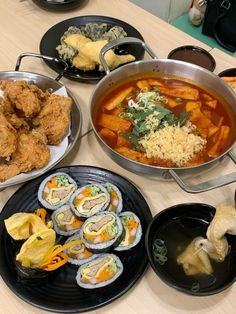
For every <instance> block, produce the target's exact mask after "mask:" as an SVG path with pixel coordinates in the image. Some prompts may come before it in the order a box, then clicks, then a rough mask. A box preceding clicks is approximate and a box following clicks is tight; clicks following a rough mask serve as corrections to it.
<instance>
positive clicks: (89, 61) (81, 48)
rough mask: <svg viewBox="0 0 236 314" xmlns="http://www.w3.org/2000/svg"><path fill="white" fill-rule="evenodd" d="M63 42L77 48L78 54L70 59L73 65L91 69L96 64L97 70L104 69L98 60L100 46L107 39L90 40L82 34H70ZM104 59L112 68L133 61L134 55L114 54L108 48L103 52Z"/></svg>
mask: <svg viewBox="0 0 236 314" xmlns="http://www.w3.org/2000/svg"><path fill="white" fill-rule="evenodd" d="M64 42H65V43H66V44H68V45H70V46H72V47H74V48H76V49H78V54H77V55H76V56H75V57H74V58H73V61H72V64H73V66H75V67H76V68H78V69H80V70H83V71H91V70H94V69H95V67H96V66H97V65H98V66H99V71H103V70H104V69H103V66H102V64H101V62H100V58H99V53H100V51H101V49H102V47H103V46H105V45H106V44H107V43H108V40H106V39H104V40H97V41H91V39H89V38H87V37H85V36H83V35H80V34H71V35H69V36H68V37H67V38H66V39H65V40H64ZM105 60H106V62H107V64H108V66H109V68H110V69H111V70H112V69H115V68H116V67H118V66H119V65H121V64H123V63H127V62H131V61H134V60H135V57H134V56H133V55H131V54H128V55H116V54H115V53H114V52H113V50H109V51H108V52H107V53H106V54H105Z"/></svg>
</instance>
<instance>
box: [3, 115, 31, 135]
mask: <svg viewBox="0 0 236 314" xmlns="http://www.w3.org/2000/svg"><path fill="white" fill-rule="evenodd" d="M5 118H6V119H7V121H8V122H9V123H10V124H11V125H12V126H13V127H14V128H15V129H16V130H17V132H21V133H22V132H24V133H26V132H28V131H29V130H30V126H29V124H28V123H27V122H26V120H25V119H24V118H20V117H18V116H17V115H16V114H15V113H12V114H10V113H6V114H5Z"/></svg>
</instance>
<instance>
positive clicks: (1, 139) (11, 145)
mask: <svg viewBox="0 0 236 314" xmlns="http://www.w3.org/2000/svg"><path fill="white" fill-rule="evenodd" d="M16 146H17V133H16V130H15V129H14V128H13V126H12V125H11V124H10V123H9V122H8V121H7V119H6V118H5V117H4V115H3V114H2V113H0V157H3V158H6V159H8V158H9V157H10V156H11V154H12V153H13V152H14V151H15V150H16Z"/></svg>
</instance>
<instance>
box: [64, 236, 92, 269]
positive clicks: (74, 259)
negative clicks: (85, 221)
mask: <svg viewBox="0 0 236 314" xmlns="http://www.w3.org/2000/svg"><path fill="white" fill-rule="evenodd" d="M72 241H75V245H73V246H72V247H70V248H68V249H66V250H65V253H66V255H67V256H68V262H69V263H71V264H74V265H82V264H84V263H87V262H89V261H91V260H93V259H94V258H96V257H98V254H93V253H92V252H90V251H89V250H88V249H87V248H86V247H85V245H84V243H83V241H82V240H81V238H80V234H79V233H77V234H74V235H73V236H72V237H70V238H68V239H67V241H66V242H65V243H69V242H72Z"/></svg>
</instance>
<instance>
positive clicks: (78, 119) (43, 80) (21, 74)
mask: <svg viewBox="0 0 236 314" xmlns="http://www.w3.org/2000/svg"><path fill="white" fill-rule="evenodd" d="M28 56H31V57H36V58H42V59H47V60H50V61H52V62H62V63H63V64H64V70H63V71H62V73H60V74H59V75H58V76H57V77H56V79H52V78H50V77H47V76H44V75H42V74H36V73H32V72H25V71H19V68H20V63H21V60H22V58H23V57H28ZM67 67H68V66H67V64H66V63H65V62H64V61H61V60H59V59H56V58H51V57H48V56H43V55H39V54H36V53H23V54H21V55H20V56H19V58H18V60H17V63H16V67H15V71H0V80H8V81H15V80H25V81H27V82H28V83H30V84H35V85H37V86H38V87H39V88H41V89H42V90H49V91H50V92H54V91H56V90H58V89H59V88H61V87H63V86H64V85H63V84H61V83H60V82H58V80H59V79H60V78H61V77H62V76H63V73H64V71H66V69H67ZM66 91H67V94H68V96H70V97H71V98H72V100H73V106H72V112H71V130H70V135H69V136H68V146H67V149H66V151H65V152H64V154H63V155H62V156H61V157H60V158H59V159H57V161H56V162H55V163H53V164H51V165H50V166H49V167H47V170H49V169H51V168H53V167H54V166H55V165H56V164H57V163H59V162H60V161H61V160H62V159H63V158H65V157H66V155H67V154H68V153H69V152H70V151H71V149H72V148H73V146H74V144H75V142H76V140H77V139H78V136H79V134H80V132H81V126H82V113H81V109H80V105H79V103H78V101H77V100H76V98H75V97H74V96H73V94H72V93H71V92H70V91H69V90H68V88H66ZM44 172H45V170H44V168H43V169H41V171H40V172H39V173H38V174H37V175H36V174H34V172H33V171H32V174H30V176H29V177H27V178H24V179H18V178H17V176H16V177H15V180H14V182H11V183H8V182H7V181H6V182H2V183H1V184H0V189H3V188H5V187H8V186H11V185H14V184H18V183H22V182H25V181H28V180H31V179H33V178H35V177H37V176H39V175H40V174H43V173H44Z"/></svg>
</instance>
